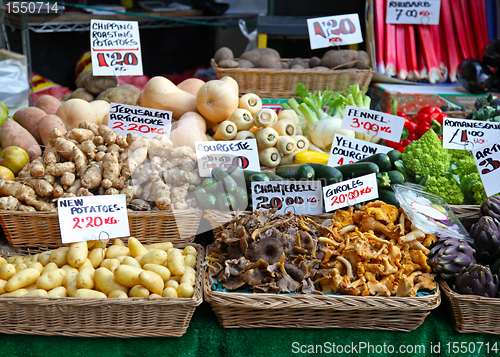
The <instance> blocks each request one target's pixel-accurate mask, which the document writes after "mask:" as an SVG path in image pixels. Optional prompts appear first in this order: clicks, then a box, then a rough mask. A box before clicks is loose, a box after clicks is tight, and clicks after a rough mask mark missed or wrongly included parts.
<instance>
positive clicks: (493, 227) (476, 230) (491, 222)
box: [470, 216, 500, 264]
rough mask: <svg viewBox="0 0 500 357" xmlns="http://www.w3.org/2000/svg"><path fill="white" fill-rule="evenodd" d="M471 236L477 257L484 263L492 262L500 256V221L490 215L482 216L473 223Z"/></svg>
mask: <svg viewBox="0 0 500 357" xmlns="http://www.w3.org/2000/svg"><path fill="white" fill-rule="evenodd" d="M470 237H471V238H472V239H474V244H473V247H474V249H475V251H476V259H477V260H478V262H480V263H483V264H492V263H494V262H495V261H496V260H497V259H498V258H500V221H498V220H497V219H495V218H492V217H490V216H482V217H481V218H480V219H479V221H478V222H477V223H475V224H473V225H472V227H471V229H470Z"/></svg>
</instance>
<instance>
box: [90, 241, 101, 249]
mask: <svg viewBox="0 0 500 357" xmlns="http://www.w3.org/2000/svg"><path fill="white" fill-rule="evenodd" d="M99 243H101V242H100V241H98V240H88V241H87V249H88V250H92V249H95V248H97V246H98V245H99Z"/></svg>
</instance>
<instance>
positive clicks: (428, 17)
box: [385, 0, 441, 25]
mask: <svg viewBox="0 0 500 357" xmlns="http://www.w3.org/2000/svg"><path fill="white" fill-rule="evenodd" d="M440 10H441V0H426V1H391V0H389V1H388V2H387V11H386V17H385V22H386V23H388V24H414V25H439V13H440Z"/></svg>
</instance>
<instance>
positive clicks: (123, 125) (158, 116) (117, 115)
mask: <svg viewBox="0 0 500 357" xmlns="http://www.w3.org/2000/svg"><path fill="white" fill-rule="evenodd" d="M171 123H172V112H169V111H166V110H158V109H151V108H143V107H136V106H133V105H125V104H119V103H111V107H110V109H109V119H108V126H109V127H110V128H111V129H113V131H115V132H116V133H117V134H121V135H127V134H128V133H136V134H138V135H140V136H142V137H144V138H149V139H152V138H154V137H155V136H156V135H167V136H168V135H170V126H171Z"/></svg>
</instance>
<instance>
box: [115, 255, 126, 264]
mask: <svg viewBox="0 0 500 357" xmlns="http://www.w3.org/2000/svg"><path fill="white" fill-rule="evenodd" d="M128 256H129V255H120V256H119V257H116V258H115V259H116V260H118V261H119V262H120V264H121V263H122V262H123V259H125V257H128Z"/></svg>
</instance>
